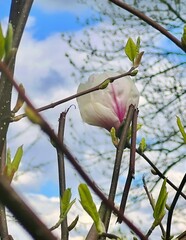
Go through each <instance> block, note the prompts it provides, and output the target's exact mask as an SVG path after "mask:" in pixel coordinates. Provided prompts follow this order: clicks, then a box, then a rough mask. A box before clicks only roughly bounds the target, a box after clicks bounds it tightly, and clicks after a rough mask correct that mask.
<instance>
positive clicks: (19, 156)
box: [11, 146, 23, 172]
mask: <svg viewBox="0 0 186 240" xmlns="http://www.w3.org/2000/svg"><path fill="white" fill-rule="evenodd" d="M22 156H23V146H20V147H18V149H17V151H16V154H15V156H14V159H13V161H12V164H11V165H12V170H13V171H14V172H16V171H17V170H18V168H19V164H20V162H21V159H22Z"/></svg>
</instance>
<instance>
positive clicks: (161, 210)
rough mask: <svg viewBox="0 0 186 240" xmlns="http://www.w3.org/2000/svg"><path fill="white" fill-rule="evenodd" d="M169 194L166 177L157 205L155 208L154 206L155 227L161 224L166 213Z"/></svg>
mask: <svg viewBox="0 0 186 240" xmlns="http://www.w3.org/2000/svg"><path fill="white" fill-rule="evenodd" d="M167 196H168V192H167V188H166V179H164V181H163V184H162V187H161V190H160V193H159V196H158V199H157V202H156V205H155V208H154V213H153V217H154V223H153V227H156V226H157V225H159V224H160V222H161V220H162V219H163V217H164V215H165V212H166V211H165V209H166V201H167Z"/></svg>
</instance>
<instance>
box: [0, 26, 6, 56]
mask: <svg viewBox="0 0 186 240" xmlns="http://www.w3.org/2000/svg"><path fill="white" fill-rule="evenodd" d="M4 53H5V38H4V36H3V30H2V27H1V24H0V60H1V59H2V58H3V56H4Z"/></svg>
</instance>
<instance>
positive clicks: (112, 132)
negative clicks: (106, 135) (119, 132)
mask: <svg viewBox="0 0 186 240" xmlns="http://www.w3.org/2000/svg"><path fill="white" fill-rule="evenodd" d="M110 136H111V139H112V143H113V145H114V146H115V147H117V146H118V143H119V141H118V138H117V136H116V129H115V128H114V127H112V128H111V130H110Z"/></svg>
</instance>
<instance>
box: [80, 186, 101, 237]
mask: <svg viewBox="0 0 186 240" xmlns="http://www.w3.org/2000/svg"><path fill="white" fill-rule="evenodd" d="M78 191H79V196H80V199H81V201H80V203H81V205H82V207H83V208H84V210H85V211H86V212H87V213H88V214H89V215H90V217H91V218H92V219H93V221H94V224H95V226H96V230H97V232H98V233H99V234H101V233H103V232H105V227H104V225H103V222H102V221H101V218H100V216H99V213H98V211H97V208H96V205H95V203H94V202H93V199H92V196H91V193H90V191H89V189H88V187H87V185H86V184H80V185H79V187H78Z"/></svg>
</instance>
